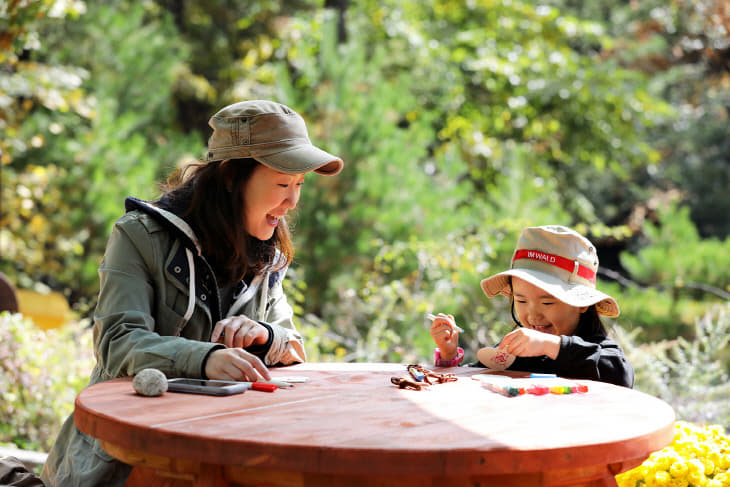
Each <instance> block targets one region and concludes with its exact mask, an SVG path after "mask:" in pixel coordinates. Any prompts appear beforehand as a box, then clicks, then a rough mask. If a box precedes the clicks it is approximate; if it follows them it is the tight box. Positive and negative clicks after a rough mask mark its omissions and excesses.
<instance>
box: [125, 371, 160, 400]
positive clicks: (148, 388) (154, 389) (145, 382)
mask: <svg viewBox="0 0 730 487" xmlns="http://www.w3.org/2000/svg"><path fill="white" fill-rule="evenodd" d="M132 386H133V387H134V391H135V392H136V393H137V394H139V395H141V396H150V397H153V396H161V395H162V394H164V393H165V391H167V377H165V374H163V373H162V372H160V371H159V370H157V369H144V370H140V371H139V373H138V374H137V375H135V376H134V379H133V380H132Z"/></svg>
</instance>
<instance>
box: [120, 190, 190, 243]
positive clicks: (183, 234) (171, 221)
mask: <svg viewBox="0 0 730 487" xmlns="http://www.w3.org/2000/svg"><path fill="white" fill-rule="evenodd" d="M124 209H125V210H126V211H127V212H130V211H134V210H139V211H141V212H143V213H145V214H147V215H150V216H151V217H152V218H154V219H155V220H156V221H158V222H159V223H160V224H161V225H163V226H164V227H165V228H166V229H167V230H169V231H170V232H172V233H173V234H174V235H175V236H176V237H178V238H179V239H180V240H181V241H182V242H183V243H184V245H185V247H187V248H190V249H193V250H195V253H196V254H198V256H200V255H202V249H201V247H200V241H199V240H198V237H197V236H196V235H195V232H193V229H192V228H191V227H190V225H188V224H187V223H186V222H185V220H183V219H182V218H180V217H179V216H177V215H176V214H174V213H173V212H171V211H168V210H165V209H163V208H160V207H159V206H156V205H155V204H154V203H150V202H148V201H142V200H140V199H137V198H132V197H127V198H126V199H125V200H124Z"/></svg>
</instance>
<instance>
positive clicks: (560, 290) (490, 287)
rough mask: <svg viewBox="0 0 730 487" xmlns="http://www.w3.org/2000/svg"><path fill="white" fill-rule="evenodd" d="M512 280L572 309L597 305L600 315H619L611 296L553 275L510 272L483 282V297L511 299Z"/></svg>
mask: <svg viewBox="0 0 730 487" xmlns="http://www.w3.org/2000/svg"><path fill="white" fill-rule="evenodd" d="M510 277H519V278H520V279H523V280H525V281H527V282H529V283H530V284H532V285H533V286H536V287H539V288H540V289H542V290H543V291H545V292H547V293H548V294H550V295H552V296H554V297H555V298H556V299H559V300H560V301H562V302H564V303H566V304H569V305H571V306H576V307H582V306H592V305H594V304H595V305H596V310H597V311H598V313H599V314H602V315H604V316H608V317H609V318H615V317H616V316H618V315H619V313H620V310H619V307H618V303H616V300H615V299H613V298H612V297H611V296H609V295H608V294H606V293H602V292H601V291H599V290H597V289H594V288H592V287H589V286H586V285H585V284H581V283H569V282H565V281H563V280H562V279H560V278H558V277H555V276H553V275H551V274H547V273H545V272H540V271H536V270H533V269H510V270H508V271H504V272H500V273H499V274H495V275H493V276H491V277H488V278H486V279H483V280H482V282H481V286H482V290H483V291H484V294H486V295H487V296H488V297H490V298H492V297H494V296H496V295H497V294H501V295H503V296H506V297H507V298H510V299H512V288H511V286H510Z"/></svg>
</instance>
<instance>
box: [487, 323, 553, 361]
mask: <svg viewBox="0 0 730 487" xmlns="http://www.w3.org/2000/svg"><path fill="white" fill-rule="evenodd" d="M497 348H499V349H500V350H504V351H505V352H507V353H510V354H512V355H515V356H517V357H540V356H542V355H547V356H548V357H550V358H551V359H553V360H555V359H556V358H557V357H558V353H559V352H560V336H558V335H551V334H550V333H543V332H540V331H537V330H532V329H530V328H525V327H521V328H517V329H516V330H512V331H511V332H509V333H507V334H506V335H505V337H504V338H503V339H502V341H501V342H500V344H499V347H497Z"/></svg>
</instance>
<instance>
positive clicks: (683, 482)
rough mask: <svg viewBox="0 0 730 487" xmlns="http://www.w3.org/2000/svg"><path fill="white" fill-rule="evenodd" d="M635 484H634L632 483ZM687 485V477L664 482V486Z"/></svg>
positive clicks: (683, 486) (685, 486)
mask: <svg viewBox="0 0 730 487" xmlns="http://www.w3.org/2000/svg"><path fill="white" fill-rule="evenodd" d="M634 485H636V484H634ZM688 485H689V482H687V479H675V478H673V479H672V480H670V481H669V483H667V484H666V487H687V486H688Z"/></svg>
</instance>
